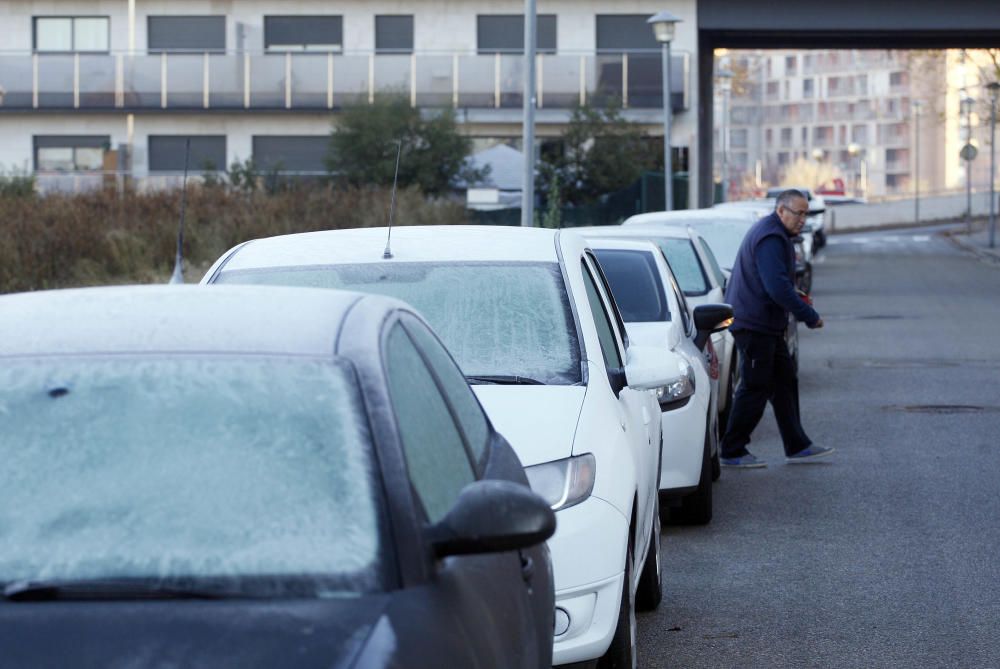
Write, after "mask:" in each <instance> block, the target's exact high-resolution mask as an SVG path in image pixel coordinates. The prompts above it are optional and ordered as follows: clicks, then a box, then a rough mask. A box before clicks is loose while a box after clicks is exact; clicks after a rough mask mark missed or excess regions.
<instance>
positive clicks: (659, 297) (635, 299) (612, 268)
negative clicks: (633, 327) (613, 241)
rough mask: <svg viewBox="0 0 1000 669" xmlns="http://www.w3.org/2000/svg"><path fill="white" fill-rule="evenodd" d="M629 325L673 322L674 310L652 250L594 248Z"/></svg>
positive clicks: (619, 308)
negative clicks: (669, 304) (668, 303)
mask: <svg viewBox="0 0 1000 669" xmlns="http://www.w3.org/2000/svg"><path fill="white" fill-rule="evenodd" d="M594 253H595V254H596V255H597V260H598V261H599V262H600V263H601V269H602V270H604V276H606V277H607V279H608V283H610V284H611V292H612V293H613V294H614V298H615V302H616V303H617V304H618V310H619V311H620V312H621V315H622V319H623V320H624V321H625V322H626V323H649V322H652V321H669V320H670V307H669V306H668V305H667V297H666V295H665V294H664V292H663V282H662V281H660V275H659V272H658V271H657V269H656V260H655V258H654V257H653V254H652V253H650V252H648V251H631V250H619V249H594Z"/></svg>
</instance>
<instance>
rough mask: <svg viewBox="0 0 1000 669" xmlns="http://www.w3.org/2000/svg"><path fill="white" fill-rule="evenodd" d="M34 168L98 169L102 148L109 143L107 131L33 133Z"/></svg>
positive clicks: (81, 170)
mask: <svg viewBox="0 0 1000 669" xmlns="http://www.w3.org/2000/svg"><path fill="white" fill-rule="evenodd" d="M34 145H35V147H34V148H35V171H36V172H99V171H101V170H103V169H104V152H105V151H106V150H107V149H108V147H109V146H111V138H110V137H108V136H107V135H35V137H34Z"/></svg>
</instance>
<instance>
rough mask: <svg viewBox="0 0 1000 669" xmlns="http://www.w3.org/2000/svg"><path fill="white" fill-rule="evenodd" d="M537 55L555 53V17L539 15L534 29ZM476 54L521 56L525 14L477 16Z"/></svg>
mask: <svg viewBox="0 0 1000 669" xmlns="http://www.w3.org/2000/svg"><path fill="white" fill-rule="evenodd" d="M535 28H536V30H537V35H536V37H537V39H536V40H535V45H536V49H537V51H538V52H539V53H555V52H556V15H555V14H539V15H538V22H537V24H536V26H535ZM476 39H477V41H476V45H477V49H478V51H479V53H496V52H498V51H499V52H501V53H524V15H523V14H492V15H480V16H477V17H476Z"/></svg>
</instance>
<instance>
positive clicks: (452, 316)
mask: <svg viewBox="0 0 1000 669" xmlns="http://www.w3.org/2000/svg"><path fill="white" fill-rule="evenodd" d="M218 281H219V283H254V284H277V285H289V286H310V287H320V288H342V289H349V290H357V291H362V292H366V293H377V294H379V295H388V296H391V297H395V298H398V299H401V300H403V301H405V302H408V303H409V304H411V305H413V306H414V307H415V308H416V309H417V311H419V312H420V313H421V314H422V315H423V316H424V318H426V319H427V321H428V322H429V323H430V324H431V327H433V328H434V330H435V331H437V333H438V335H439V336H440V337H441V339H442V341H443V342H444V344H445V346H447V347H448V350H449V351H451V354H452V356H454V358H455V360H456V361H457V362H458V364H459V366H460V367H461V368H462V371H463V372H464V373H465V374H466V375H469V376H486V375H501V376H509V375H516V376H526V377H529V378H532V379H537V380H539V381H542V382H544V383H549V384H572V383H577V382H579V381H580V347H579V344H578V342H577V337H576V327H575V326H574V325H573V319H572V315H571V312H570V308H569V301H568V298H567V296H566V289H565V284H564V283H563V279H562V274H561V273H560V271H559V266H558V265H557V264H556V263H518V262H503V263H492V262H470V263H459V262H449V263H429V262H420V263H396V262H392V263H369V264H356V265H335V266H323V267H275V268H267V269H261V270H239V271H231V272H223V273H222V274H221V276H220V277H219V280H218Z"/></svg>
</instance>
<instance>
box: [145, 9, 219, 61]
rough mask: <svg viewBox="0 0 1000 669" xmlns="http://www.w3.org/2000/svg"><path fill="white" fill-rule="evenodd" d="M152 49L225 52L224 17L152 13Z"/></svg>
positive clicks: (149, 33)
mask: <svg viewBox="0 0 1000 669" xmlns="http://www.w3.org/2000/svg"><path fill="white" fill-rule="evenodd" d="M146 29H147V33H146V34H147V37H146V41H147V44H148V48H149V51H150V52H151V53H158V52H161V51H181V52H183V51H195V52H205V51H225V50H226V17H225V16H149V17H147V18H146Z"/></svg>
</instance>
